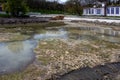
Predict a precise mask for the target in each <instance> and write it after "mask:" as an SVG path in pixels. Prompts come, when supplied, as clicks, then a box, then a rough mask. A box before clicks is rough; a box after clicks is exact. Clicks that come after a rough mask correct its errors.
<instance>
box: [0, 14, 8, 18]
mask: <svg viewBox="0 0 120 80" xmlns="http://www.w3.org/2000/svg"><path fill="white" fill-rule="evenodd" d="M0 17H2V18H9V17H10V15H8V14H0Z"/></svg>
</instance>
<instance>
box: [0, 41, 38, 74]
mask: <svg viewBox="0 0 120 80" xmlns="http://www.w3.org/2000/svg"><path fill="white" fill-rule="evenodd" d="M35 46H36V43H35V41H29V40H27V41H22V42H10V43H1V44H0V74H8V73H13V72H18V71H21V70H23V69H25V68H26V67H27V66H28V65H29V64H31V63H32V62H33V61H34V59H35V54H34V52H33V49H34V47H35Z"/></svg>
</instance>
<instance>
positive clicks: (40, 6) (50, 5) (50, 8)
mask: <svg viewBox="0 0 120 80" xmlns="http://www.w3.org/2000/svg"><path fill="white" fill-rule="evenodd" d="M27 4H28V6H29V8H30V10H32V11H36V12H38V11H39V12H41V13H45V12H46V13H62V12H64V4H60V3H58V1H56V0H55V1H53V2H51V1H46V0H27Z"/></svg>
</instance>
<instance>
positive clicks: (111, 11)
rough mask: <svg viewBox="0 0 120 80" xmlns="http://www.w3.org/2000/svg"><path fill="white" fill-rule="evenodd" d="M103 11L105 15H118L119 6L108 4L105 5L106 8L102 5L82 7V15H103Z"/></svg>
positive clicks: (119, 13)
mask: <svg viewBox="0 0 120 80" xmlns="http://www.w3.org/2000/svg"><path fill="white" fill-rule="evenodd" d="M105 11H106V12H105ZM105 13H106V15H107V16H120V6H108V7H106V10H105V8H104V7H98V8H96V7H91V8H84V9H83V15H96V16H104V15H105Z"/></svg>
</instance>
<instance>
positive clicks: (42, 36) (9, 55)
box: [0, 28, 120, 74]
mask: <svg viewBox="0 0 120 80" xmlns="http://www.w3.org/2000/svg"><path fill="white" fill-rule="evenodd" d="M71 31H72V30H71ZM71 31H69V30H66V29H64V28H59V29H56V30H44V33H35V34H32V35H30V36H31V39H29V40H23V41H15V42H1V43H0V74H8V73H13V72H18V71H22V70H24V69H25V68H26V67H27V66H28V65H29V64H31V63H32V62H33V61H34V60H35V53H34V52H33V50H34V48H35V47H36V45H37V43H38V41H40V40H46V39H47V40H48V39H65V40H79V41H81V40H84V41H95V40H100V41H107V42H111V43H118V44H119V43H120V37H113V36H106V35H103V34H97V33H95V32H91V31H84V30H76V31H75V32H71Z"/></svg>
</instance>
